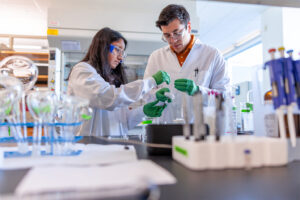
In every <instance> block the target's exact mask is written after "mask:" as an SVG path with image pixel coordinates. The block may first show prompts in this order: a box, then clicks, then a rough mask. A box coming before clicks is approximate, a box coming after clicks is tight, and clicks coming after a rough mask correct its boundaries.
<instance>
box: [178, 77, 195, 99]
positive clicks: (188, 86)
mask: <svg viewBox="0 0 300 200" xmlns="http://www.w3.org/2000/svg"><path fill="white" fill-rule="evenodd" d="M175 88H176V89H177V90H180V91H182V92H187V93H188V94H189V95H191V96H193V95H194V94H195V93H196V92H198V91H199V87H198V86H197V85H196V84H195V82H194V81H192V80H189V79H177V80H175Z"/></svg>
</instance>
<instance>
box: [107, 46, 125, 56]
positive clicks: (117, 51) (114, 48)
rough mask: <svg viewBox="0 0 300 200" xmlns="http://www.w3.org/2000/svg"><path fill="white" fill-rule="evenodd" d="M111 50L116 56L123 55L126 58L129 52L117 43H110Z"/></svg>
mask: <svg viewBox="0 0 300 200" xmlns="http://www.w3.org/2000/svg"><path fill="white" fill-rule="evenodd" d="M109 52H110V53H112V54H114V55H116V56H119V55H120V56H122V58H123V59H124V58H126V56H127V54H126V52H125V51H124V50H122V49H120V48H119V47H117V46H115V45H112V44H111V45H110V46H109Z"/></svg>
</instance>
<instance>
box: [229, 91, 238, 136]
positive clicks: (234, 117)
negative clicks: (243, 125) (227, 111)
mask: <svg viewBox="0 0 300 200" xmlns="http://www.w3.org/2000/svg"><path fill="white" fill-rule="evenodd" d="M230 128H231V134H232V135H237V106H236V104H235V99H234V96H232V105H231V123H230Z"/></svg>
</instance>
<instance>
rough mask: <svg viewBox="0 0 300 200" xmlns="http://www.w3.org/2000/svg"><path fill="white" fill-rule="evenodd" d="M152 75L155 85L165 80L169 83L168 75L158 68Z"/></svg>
mask: <svg viewBox="0 0 300 200" xmlns="http://www.w3.org/2000/svg"><path fill="white" fill-rule="evenodd" d="M152 77H153V78H154V80H155V82H156V84H157V85H160V84H162V83H163V82H166V83H167V84H168V85H169V83H170V75H169V74H168V73H167V72H165V71H162V70H159V71H158V72H156V74H154V75H153V76H152Z"/></svg>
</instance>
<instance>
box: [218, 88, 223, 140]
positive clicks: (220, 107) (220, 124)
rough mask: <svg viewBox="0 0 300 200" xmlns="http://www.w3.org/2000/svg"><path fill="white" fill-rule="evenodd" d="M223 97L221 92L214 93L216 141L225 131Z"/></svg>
mask: <svg viewBox="0 0 300 200" xmlns="http://www.w3.org/2000/svg"><path fill="white" fill-rule="evenodd" d="M224 121H225V113H224V98H223V94H222V93H216V141H219V140H220V136H221V135H223V134H224V133H225V123H224Z"/></svg>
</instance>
